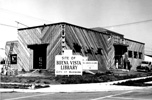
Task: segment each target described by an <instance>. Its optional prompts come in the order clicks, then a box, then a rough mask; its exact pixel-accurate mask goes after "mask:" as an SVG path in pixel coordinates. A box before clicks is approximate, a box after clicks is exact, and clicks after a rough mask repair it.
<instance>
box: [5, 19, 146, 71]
mask: <svg viewBox="0 0 152 100" xmlns="http://www.w3.org/2000/svg"><path fill="white" fill-rule="evenodd" d="M18 37H19V39H18V41H9V42H7V43H6V54H8V53H9V50H10V48H11V43H14V44H15V45H14V46H13V52H12V54H17V64H14V65H12V66H16V68H17V69H18V70H21V69H24V70H26V71H29V70H31V69H33V68H34V69H41V68H42V69H47V70H52V69H54V68H55V55H58V54H62V52H63V50H64V49H72V50H73V53H74V54H80V55H82V56H87V57H88V60H96V61H98V70H99V71H107V70H110V69H115V68H116V67H115V64H116V61H118V64H119V68H127V67H126V65H125V63H126V62H125V61H129V62H130V65H132V66H133V67H132V69H135V67H136V66H137V65H138V64H139V63H140V62H141V61H142V60H143V59H144V57H143V54H144V43H141V42H137V41H133V40H130V39H126V38H124V35H122V34H118V33H116V32H113V31H110V30H107V29H103V28H93V29H89V28H84V27H81V26H77V25H73V24H69V23H65V22H61V23H54V24H48V25H42V26H35V27H28V28H21V29H18ZM38 63H39V64H38Z"/></svg>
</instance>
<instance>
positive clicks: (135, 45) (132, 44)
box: [125, 39, 145, 70]
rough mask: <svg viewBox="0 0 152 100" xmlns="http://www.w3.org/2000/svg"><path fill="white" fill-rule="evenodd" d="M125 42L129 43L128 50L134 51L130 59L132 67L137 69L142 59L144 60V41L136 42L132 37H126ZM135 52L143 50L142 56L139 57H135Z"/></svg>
mask: <svg viewBox="0 0 152 100" xmlns="http://www.w3.org/2000/svg"><path fill="white" fill-rule="evenodd" d="M125 43H126V44H127V45H128V51H132V57H130V58H129V61H130V63H131V65H132V69H133V70H136V67H137V66H138V65H139V64H140V62H141V61H142V60H144V45H145V44H144V43H140V42H136V41H133V40H130V39H125ZM134 52H137V53H139V52H141V53H142V58H141V59H140V58H139V55H138V56H137V58H134Z"/></svg>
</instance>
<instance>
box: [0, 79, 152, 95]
mask: <svg viewBox="0 0 152 100" xmlns="http://www.w3.org/2000/svg"><path fill="white" fill-rule="evenodd" d="M148 77H152V76H148ZM148 77H140V78H133V79H126V80H120V81H113V82H104V83H89V84H56V85H49V86H50V87H48V88H41V89H2V88H1V89H0V92H99V91H117V90H133V89H143V88H147V87H136V86H118V85H113V84H114V83H118V82H125V81H127V80H137V79H144V78H148Z"/></svg>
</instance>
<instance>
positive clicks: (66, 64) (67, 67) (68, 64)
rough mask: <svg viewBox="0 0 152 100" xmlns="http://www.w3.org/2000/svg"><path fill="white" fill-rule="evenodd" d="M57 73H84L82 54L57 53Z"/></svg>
mask: <svg viewBox="0 0 152 100" xmlns="http://www.w3.org/2000/svg"><path fill="white" fill-rule="evenodd" d="M66 54H67V52H66ZM69 54H70V53H69ZM55 75H82V56H81V55H64V54H63V55H56V56H55Z"/></svg>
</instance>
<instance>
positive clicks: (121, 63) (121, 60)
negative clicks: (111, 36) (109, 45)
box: [114, 44, 128, 69]
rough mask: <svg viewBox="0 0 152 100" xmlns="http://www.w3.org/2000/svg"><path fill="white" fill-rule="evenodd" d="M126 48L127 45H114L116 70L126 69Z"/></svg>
mask: <svg viewBox="0 0 152 100" xmlns="http://www.w3.org/2000/svg"><path fill="white" fill-rule="evenodd" d="M127 47H128V45H123V44H114V48H115V64H116V63H118V68H120V69H126V65H125V63H126V61H127V60H128V57H127V55H126V53H127ZM116 65H117V64H116Z"/></svg>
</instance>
